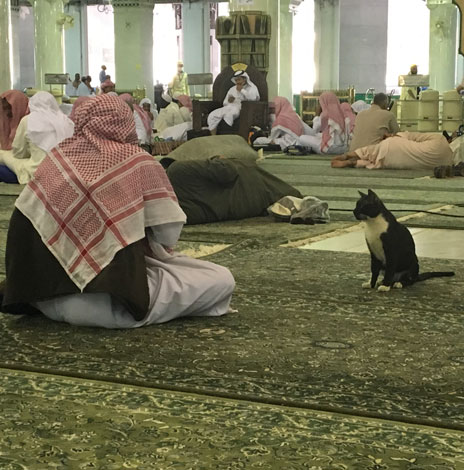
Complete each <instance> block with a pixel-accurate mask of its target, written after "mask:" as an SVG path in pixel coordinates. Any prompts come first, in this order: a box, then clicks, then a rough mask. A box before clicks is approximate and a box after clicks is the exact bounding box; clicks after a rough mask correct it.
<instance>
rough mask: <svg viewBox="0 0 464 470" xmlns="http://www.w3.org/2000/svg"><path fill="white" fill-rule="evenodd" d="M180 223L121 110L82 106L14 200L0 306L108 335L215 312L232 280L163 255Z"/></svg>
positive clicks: (110, 101)
mask: <svg viewBox="0 0 464 470" xmlns="http://www.w3.org/2000/svg"><path fill="white" fill-rule="evenodd" d="M184 223H185V214H184V213H183V211H182V209H181V208H180V206H179V205H178V203H177V198H176V196H175V194H174V191H173V189H172V187H171V184H170V182H169V180H168V178H167V176H166V173H165V172H164V170H163V168H162V166H161V165H160V164H159V163H157V162H156V161H155V160H154V159H153V157H151V156H150V155H149V154H147V153H146V152H144V151H143V150H142V149H141V148H140V147H138V145H137V135H136V133H135V124H134V118H133V114H132V110H131V109H130V107H129V106H128V105H127V104H126V103H125V102H124V101H122V100H120V99H119V98H118V97H114V96H108V95H101V96H99V97H96V98H93V99H89V100H87V101H86V102H85V103H84V104H83V105H82V106H80V107H79V108H78V110H77V112H76V116H75V132H74V136H73V137H72V138H70V139H66V140H65V141H63V142H62V143H61V144H60V145H59V146H57V147H55V148H54V149H52V150H51V151H50V152H49V154H48V155H47V157H46V158H45V159H44V160H43V162H42V164H41V165H40V166H39V168H38V169H37V171H36V173H35V175H34V178H33V180H32V181H31V182H30V183H29V184H28V185H27V186H26V188H25V189H24V191H23V192H22V193H21V195H20V196H19V198H18V199H17V201H16V210H15V211H14V213H13V215H12V218H11V222H10V228H9V233H8V241H7V254H6V265H7V267H6V271H7V279H6V287H5V292H4V299H3V309H4V310H5V311H11V312H13V313H24V306H25V305H26V306H27V308H29V306H31V305H32V306H33V307H35V308H36V309H38V310H40V311H41V312H43V313H44V314H45V315H47V316H48V317H50V318H52V319H54V320H59V321H67V322H69V323H73V324H78V325H87V326H103V327H108V328H130V327H136V326H142V325H146V324H150V323H160V322H164V321H168V320H171V319H172V318H175V317H178V316H185V315H191V314H195V315H222V314H224V313H226V312H227V311H228V308H229V302H230V298H231V295H232V291H233V288H234V281H233V278H232V275H231V274H230V272H229V271H228V270H227V269H226V268H223V267H221V266H217V265H214V264H212V263H208V262H205V261H199V260H194V259H190V258H187V257H185V256H181V255H179V254H176V253H174V252H173V251H172V248H173V247H174V245H175V244H176V242H177V240H178V238H179V235H180V232H181V230H182V226H183V224H184Z"/></svg>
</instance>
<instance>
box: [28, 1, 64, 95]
mask: <svg viewBox="0 0 464 470" xmlns="http://www.w3.org/2000/svg"><path fill="white" fill-rule="evenodd" d="M31 3H33V7H34V47H35V49H34V60H35V87H36V88H38V89H40V90H48V89H49V85H46V84H45V74H46V73H64V35H63V20H64V10H63V1H62V0H46V1H44V0H33V2H31ZM59 91H61V86H60V88H59Z"/></svg>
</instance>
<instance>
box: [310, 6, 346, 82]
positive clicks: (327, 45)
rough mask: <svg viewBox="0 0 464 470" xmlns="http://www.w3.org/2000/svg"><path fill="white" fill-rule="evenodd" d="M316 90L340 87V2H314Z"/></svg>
mask: <svg viewBox="0 0 464 470" xmlns="http://www.w3.org/2000/svg"><path fill="white" fill-rule="evenodd" d="M314 34H315V39H314V62H315V65H316V81H315V83H314V89H317V90H336V89H338V86H339V83H338V82H339V63H340V59H339V56H340V0H314Z"/></svg>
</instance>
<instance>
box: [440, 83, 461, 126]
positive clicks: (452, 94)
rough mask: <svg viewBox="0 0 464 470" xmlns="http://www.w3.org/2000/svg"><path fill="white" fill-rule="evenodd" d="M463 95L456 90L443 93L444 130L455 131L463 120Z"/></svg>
mask: <svg viewBox="0 0 464 470" xmlns="http://www.w3.org/2000/svg"><path fill="white" fill-rule="evenodd" d="M462 103H463V102H462V97H461V95H460V94H459V93H458V92H457V91H456V90H449V91H445V92H444V93H443V112H442V130H444V131H447V132H449V133H451V132H454V131H455V130H457V128H458V127H459V126H460V125H461V124H462V121H463V104H462Z"/></svg>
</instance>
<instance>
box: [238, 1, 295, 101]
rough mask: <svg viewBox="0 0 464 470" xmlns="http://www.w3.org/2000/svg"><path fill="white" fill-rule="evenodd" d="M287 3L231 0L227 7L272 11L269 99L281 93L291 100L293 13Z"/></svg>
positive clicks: (269, 13)
mask: <svg viewBox="0 0 464 470" xmlns="http://www.w3.org/2000/svg"><path fill="white" fill-rule="evenodd" d="M289 4H290V2H289V0H248V1H243V0H231V1H230V10H231V11H248V10H256V11H263V12H264V13H266V14H268V15H271V26H272V28H271V40H270V43H269V71H268V74H267V84H268V88H269V99H270V100H272V99H273V98H275V97H276V96H284V97H285V98H287V99H288V100H289V101H290V102H292V101H293V100H292V34H293V14H292V13H290V11H289Z"/></svg>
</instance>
